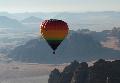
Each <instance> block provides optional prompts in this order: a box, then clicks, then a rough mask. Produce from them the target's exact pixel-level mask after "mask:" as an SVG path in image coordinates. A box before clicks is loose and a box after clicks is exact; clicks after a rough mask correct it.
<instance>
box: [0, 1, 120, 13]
mask: <svg viewBox="0 0 120 83" xmlns="http://www.w3.org/2000/svg"><path fill="white" fill-rule="evenodd" d="M91 11H120V0H0V12H10V13H17V12H91Z"/></svg>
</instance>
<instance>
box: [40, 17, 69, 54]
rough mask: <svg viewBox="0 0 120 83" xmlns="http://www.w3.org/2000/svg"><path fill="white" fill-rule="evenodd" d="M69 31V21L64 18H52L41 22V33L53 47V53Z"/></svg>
mask: <svg viewBox="0 0 120 83" xmlns="http://www.w3.org/2000/svg"><path fill="white" fill-rule="evenodd" d="M68 31H69V28H68V25H67V23H66V22H64V21H62V20H57V19H50V20H45V21H43V22H42V24H41V35H42V37H43V38H44V39H45V40H46V41H47V43H48V44H49V46H50V47H51V48H52V49H53V54H55V50H56V49H57V47H58V46H59V45H60V43H61V42H62V41H63V40H64V39H65V37H66V36H67V34H68Z"/></svg>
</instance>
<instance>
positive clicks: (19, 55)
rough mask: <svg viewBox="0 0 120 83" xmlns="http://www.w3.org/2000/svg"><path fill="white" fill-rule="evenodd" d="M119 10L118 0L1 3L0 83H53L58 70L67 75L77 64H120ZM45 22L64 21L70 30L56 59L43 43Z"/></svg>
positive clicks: (29, 0) (32, 0)
mask: <svg viewBox="0 0 120 83" xmlns="http://www.w3.org/2000/svg"><path fill="white" fill-rule="evenodd" d="M68 3H69V4H68ZM108 3H109V4H108ZM119 4H120V1H119V0H109V1H107V0H106V1H105V0H100V1H98V0H84V1H83V0H69V1H68V0H52V1H50V0H21V1H18V0H4V1H0V83H48V78H49V74H50V72H51V71H52V70H53V69H54V68H58V69H59V70H60V71H62V70H63V69H64V67H65V66H67V65H68V64H69V63H70V62H71V61H74V60H77V61H79V62H82V61H86V62H89V65H92V63H93V62H94V61H96V60H98V59H100V58H103V59H106V60H115V59H118V60H119V59H120V56H119V53H120V5H119ZM46 19H47V20H48V19H60V20H63V21H65V22H66V23H67V24H68V27H69V29H70V30H69V34H68V36H67V37H66V38H65V40H64V41H63V42H62V43H61V45H60V46H59V47H58V49H57V50H56V55H53V54H52V49H51V48H50V47H49V46H48V44H47V43H46V41H44V39H43V38H42V37H41V33H40V25H41V23H42V22H43V21H44V20H46ZM79 49H80V50H79Z"/></svg>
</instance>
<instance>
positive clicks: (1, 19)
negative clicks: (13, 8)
mask: <svg viewBox="0 0 120 83" xmlns="http://www.w3.org/2000/svg"><path fill="white" fill-rule="evenodd" d="M0 27H1V28H9V27H11V28H16V27H17V28H21V27H25V26H24V25H23V24H22V23H21V22H19V21H17V20H15V19H10V18H8V17H6V16H0Z"/></svg>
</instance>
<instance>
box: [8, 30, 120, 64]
mask: <svg viewBox="0 0 120 83" xmlns="http://www.w3.org/2000/svg"><path fill="white" fill-rule="evenodd" d="M95 33H96V32H95ZM95 33H94V34H95ZM98 39H99V38H98ZM98 39H95V36H93V33H92V34H90V33H89V34H88V33H81V32H80V31H70V34H69V36H68V37H67V38H66V39H65V40H64V41H63V42H62V43H61V45H60V46H59V47H58V49H57V50H56V55H53V54H52V49H51V48H50V47H49V46H48V44H47V43H46V42H45V41H44V40H43V39H42V38H39V39H33V40H30V41H29V42H27V43H26V44H25V45H21V46H18V47H16V48H15V49H14V50H13V51H11V52H10V53H9V54H8V56H9V57H11V58H13V59H14V60H16V61H22V62H35V63H36V62H37V63H65V62H70V61H73V60H79V61H88V60H96V59H99V58H104V59H117V58H120V56H119V53H120V51H117V50H113V49H111V48H105V47H103V46H102V45H101V44H100V42H98Z"/></svg>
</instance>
